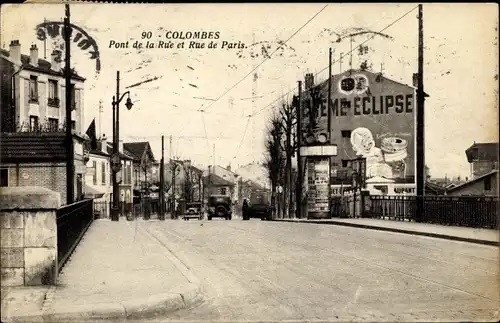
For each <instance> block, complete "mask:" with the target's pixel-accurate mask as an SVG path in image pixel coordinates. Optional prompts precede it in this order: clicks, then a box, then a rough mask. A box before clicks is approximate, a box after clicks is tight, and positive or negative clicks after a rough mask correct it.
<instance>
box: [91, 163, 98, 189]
mask: <svg viewBox="0 0 500 323" xmlns="http://www.w3.org/2000/svg"><path fill="white" fill-rule="evenodd" d="M92 167H93V168H94V177H93V183H94V185H97V162H96V161H93V162H92Z"/></svg>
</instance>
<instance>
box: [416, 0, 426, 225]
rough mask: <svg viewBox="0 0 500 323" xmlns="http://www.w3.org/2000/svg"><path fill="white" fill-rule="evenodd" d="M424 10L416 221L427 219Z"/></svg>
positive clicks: (420, 40)
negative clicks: (425, 207)
mask: <svg viewBox="0 0 500 323" xmlns="http://www.w3.org/2000/svg"><path fill="white" fill-rule="evenodd" d="M423 19H424V18H423V9H422V5H421V4H419V5H418V85H417V214H416V221H417V222H422V221H423V219H424V217H425V214H424V213H425V209H424V194H425V189H424V187H425V138H424V135H425V126H424V122H425V118H424V116H425V115H424V104H425V92H424V26H423Z"/></svg>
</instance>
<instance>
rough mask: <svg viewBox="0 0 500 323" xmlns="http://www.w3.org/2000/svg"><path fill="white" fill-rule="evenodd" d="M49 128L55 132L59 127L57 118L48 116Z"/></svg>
mask: <svg viewBox="0 0 500 323" xmlns="http://www.w3.org/2000/svg"><path fill="white" fill-rule="evenodd" d="M49 128H50V131H51V132H56V131H57V129H58V128H59V120H58V119H55V118H49Z"/></svg>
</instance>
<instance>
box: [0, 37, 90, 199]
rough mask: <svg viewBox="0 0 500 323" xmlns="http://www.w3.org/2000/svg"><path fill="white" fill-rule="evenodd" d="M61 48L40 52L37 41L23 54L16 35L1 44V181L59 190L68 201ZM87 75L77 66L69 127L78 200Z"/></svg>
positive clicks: (82, 167) (82, 181) (83, 158)
mask: <svg viewBox="0 0 500 323" xmlns="http://www.w3.org/2000/svg"><path fill="white" fill-rule="evenodd" d="M60 57H61V53H60V52H58V51H54V52H53V53H52V55H51V61H50V62H49V61H47V60H44V59H40V58H39V52H38V48H37V47H36V45H32V46H31V48H30V49H29V55H23V54H22V48H21V44H20V43H19V41H18V40H13V41H11V43H10V46H9V50H4V49H0V67H1V70H0V77H1V78H0V117H1V123H0V126H1V132H2V134H1V136H0V140H1V142H0V157H1V158H0V159H1V163H0V175H1V176H0V177H1V185H2V186H40V187H46V188H49V189H51V190H54V191H56V192H59V193H61V202H62V203H63V204H66V202H67V201H66V193H67V189H66V162H67V151H66V148H65V147H66V145H65V143H66V139H65V126H66V122H65V117H66V109H65V108H66V102H65V93H66V88H65V78H64V74H63V71H62V66H61V60H60ZM84 82H85V79H84V78H83V77H81V76H79V75H78V74H77V73H76V72H75V71H73V76H72V79H71V84H72V86H71V93H72V96H71V97H72V101H71V108H72V111H71V127H72V129H73V131H72V133H73V147H74V164H73V165H74V166H73V167H74V168H73V169H74V200H75V201H77V200H80V199H82V198H83V197H84V194H85V177H86V176H85V175H86V163H87V161H88V159H89V154H88V149H87V148H86V146H87V144H86V143H87V141H88V136H87V135H85V134H84V133H83V129H82V124H83V120H84V105H83V93H84Z"/></svg>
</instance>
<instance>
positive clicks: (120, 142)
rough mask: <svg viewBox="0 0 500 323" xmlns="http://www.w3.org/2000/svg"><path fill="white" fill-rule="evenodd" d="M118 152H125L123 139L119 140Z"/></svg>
mask: <svg viewBox="0 0 500 323" xmlns="http://www.w3.org/2000/svg"><path fill="white" fill-rule="evenodd" d="M118 152H119V153H121V154H123V139H120V141H119V142H118Z"/></svg>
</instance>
